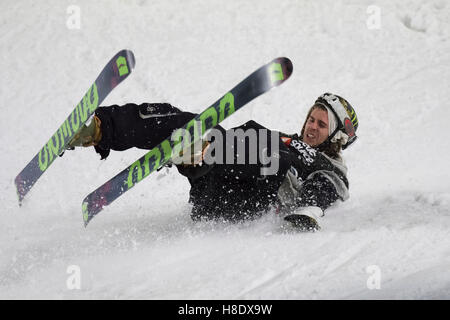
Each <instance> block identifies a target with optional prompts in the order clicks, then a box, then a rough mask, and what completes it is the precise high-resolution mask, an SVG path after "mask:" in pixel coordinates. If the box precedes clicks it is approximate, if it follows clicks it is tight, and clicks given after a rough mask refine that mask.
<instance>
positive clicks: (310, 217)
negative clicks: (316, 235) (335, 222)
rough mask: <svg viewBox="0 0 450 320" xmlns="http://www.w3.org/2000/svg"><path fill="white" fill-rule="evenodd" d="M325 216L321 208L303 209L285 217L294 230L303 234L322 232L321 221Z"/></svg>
mask: <svg viewBox="0 0 450 320" xmlns="http://www.w3.org/2000/svg"><path fill="white" fill-rule="evenodd" d="M323 216H324V213H323V210H322V209H320V208H319V207H313V206H311V207H303V208H300V209H298V210H296V211H295V212H294V213H292V214H289V215H287V216H285V217H284V220H285V221H288V222H289V223H290V225H291V226H292V227H294V229H296V230H298V231H302V232H306V231H309V232H314V231H318V230H320V225H319V221H320V218H321V217H323Z"/></svg>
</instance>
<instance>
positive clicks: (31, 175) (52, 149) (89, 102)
mask: <svg viewBox="0 0 450 320" xmlns="http://www.w3.org/2000/svg"><path fill="white" fill-rule="evenodd" d="M134 65H135V60H134V55H133V52H131V51H129V50H122V51H120V52H118V53H117V54H116V55H115V56H114V57H113V58H112V59H111V60H110V61H109V62H108V64H107V65H106V66H105V67H104V68H103V70H102V71H101V72H100V74H99V76H98V77H97V79H96V80H95V82H94V83H93V84H92V85H91V87H89V89H88V91H87V92H86V94H85V95H84V96H83V98H82V99H81V101H80V102H79V103H78V104H77V105H76V107H75V108H74V110H73V111H72V112H71V113H70V115H69V116H68V117H67V118H66V120H64V122H63V123H62V125H61V126H60V127H59V128H58V130H57V131H56V132H55V134H54V135H53V136H52V137H51V138H50V140H48V142H47V143H46V144H45V145H44V146H43V147H42V148H41V149H40V150H39V152H38V153H37V154H36V155H35V156H34V158H33V159H32V160H31V161H30V162H29V163H28V164H27V165H26V167H25V168H24V169H23V170H22V171H21V172H20V173H19V174H18V175H17V177H16V178H15V180H14V182H15V184H16V189H17V195H18V197H19V205H21V203H22V200H23V199H24V197H25V195H26V194H27V193H28V192H29V191H30V189H31V188H32V187H33V185H34V184H35V183H36V181H37V180H38V179H39V178H40V177H41V175H42V174H43V173H44V172H45V171H46V170H47V169H48V167H49V166H50V165H51V164H52V163H53V161H54V160H55V159H56V158H57V157H58V156H59V155H60V154H61V153H62V152H64V150H66V147H67V145H68V143H69V141H70V140H71V139H72V138H73V137H74V136H75V134H76V133H77V131H78V130H80V129H81V128H82V126H83V125H84V124H85V123H86V122H87V121H88V120H89V119H90V118H91V116H92V115H93V114H94V112H95V110H96V109H97V108H98V106H99V105H100V103H102V101H103V100H104V99H105V98H106V96H107V95H108V94H109V93H110V92H111V91H112V90H113V89H114V88H115V87H116V86H117V85H118V84H119V83H121V82H122V81H123V80H124V79H126V78H127V77H128V75H129V74H130V73H131V71H132V69H133V68H134Z"/></svg>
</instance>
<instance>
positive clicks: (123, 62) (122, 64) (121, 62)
mask: <svg viewBox="0 0 450 320" xmlns="http://www.w3.org/2000/svg"><path fill="white" fill-rule="evenodd" d="M116 65H117V69H118V70H119V76H123V75H126V74H128V73H129V72H130V71H129V70H128V66H127V59H125V58H124V57H122V56H120V57H118V58H117V60H116Z"/></svg>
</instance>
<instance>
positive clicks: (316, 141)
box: [302, 108, 328, 147]
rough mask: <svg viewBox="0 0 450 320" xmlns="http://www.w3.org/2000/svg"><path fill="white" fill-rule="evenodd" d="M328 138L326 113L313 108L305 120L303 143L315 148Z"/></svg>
mask: <svg viewBox="0 0 450 320" xmlns="http://www.w3.org/2000/svg"><path fill="white" fill-rule="evenodd" d="M327 138H328V112H327V111H326V110H322V109H320V108H314V109H313V110H312V112H311V114H310V115H309V117H308V119H306V123H305V130H304V132H303V139H302V140H303V142H305V143H307V144H309V145H310V146H311V147H317V146H318V145H320V144H321V143H322V142H324V141H325V140H326V139H327Z"/></svg>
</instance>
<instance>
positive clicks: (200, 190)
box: [69, 93, 358, 231]
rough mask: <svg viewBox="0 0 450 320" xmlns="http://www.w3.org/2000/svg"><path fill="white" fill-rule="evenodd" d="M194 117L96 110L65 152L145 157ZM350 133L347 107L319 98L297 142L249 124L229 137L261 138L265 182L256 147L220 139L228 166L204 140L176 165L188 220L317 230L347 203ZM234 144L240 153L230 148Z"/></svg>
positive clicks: (148, 109)
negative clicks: (263, 218) (138, 151)
mask: <svg viewBox="0 0 450 320" xmlns="http://www.w3.org/2000/svg"><path fill="white" fill-rule="evenodd" d="M195 116H196V114H194V113H190V112H183V111H181V110H180V109H178V108H176V107H174V106H172V105H170V104H168V103H153V104H149V103H144V104H141V105H136V104H131V103H130V104H126V105H124V106H118V105H113V106H109V107H99V108H98V109H97V111H96V112H95V115H94V118H93V121H92V122H91V123H90V124H89V125H88V126H86V125H85V126H84V127H83V129H82V130H81V131H80V132H79V133H78V134H77V135H76V136H75V137H74V138H73V139H72V141H71V142H70V143H69V146H70V147H71V148H72V149H73V148H74V147H76V146H84V147H88V146H94V148H95V150H96V152H97V153H99V154H100V155H101V159H106V158H107V157H108V155H109V153H110V150H115V151H123V150H126V149H129V148H132V147H137V148H142V149H152V148H153V147H155V146H156V145H157V144H158V143H160V142H161V141H162V140H163V139H165V138H167V137H168V136H170V135H171V134H172V132H173V131H174V130H176V129H178V128H180V127H182V126H183V125H185V124H186V123H187V122H188V121H189V120H191V119H193V118H194V117H195ZM357 128H358V119H357V117H356V113H355V110H354V109H353V107H352V106H351V105H350V104H349V103H348V101H347V100H345V99H344V98H342V97H340V96H338V95H334V94H330V93H325V94H323V95H321V96H320V97H318V98H317V100H316V101H315V103H314V105H313V106H312V107H311V108H310V110H309V112H308V114H307V117H306V120H305V122H304V124H303V127H302V128H301V131H300V134H293V135H288V134H284V133H279V132H275V131H271V130H268V129H267V128H265V127H263V126H261V125H259V124H258V123H256V122H255V121H249V122H247V123H245V124H244V125H242V126H239V127H237V128H233V129H230V130H237V129H240V130H242V131H243V132H244V133H247V132H250V130H252V133H255V134H256V140H257V144H258V146H259V145H260V144H259V142H260V141H262V139H263V138H264V139H266V140H265V141H270V142H271V143H272V144H271V147H270V146H269V148H268V149H269V150H267V148H266V150H260V149H261V148H256V149H257V151H256V152H257V153H258V154H261V153H262V152H264V151H265V152H267V151H269V153H271V152H272V151H274V150H271V149H276V148H274V147H273V146H276V147H277V148H278V150H275V153H274V154H276V159H277V160H278V166H277V167H278V169H277V171H276V172H274V173H271V174H269V175H265V174H262V172H263V171H261V169H262V168H263V167H264V166H265V165H266V164H265V163H262V161H260V160H258V161H257V162H256V163H250V162H249V161H248V160H249V158H250V157H251V152H255V148H252V147H254V144H255V142H254V141H253V143H252V142H251V141H249V139H246V138H245V134H244V138H242V137H241V139H240V141H239V138H237V139H236V136H235V135H231V137H232V138H231V139H229V138H224V140H225V141H224V144H223V145H224V146H223V148H224V149H223V151H224V152H230V150H232V155H231V157H229V158H227V159H232V160H237V159H240V160H241V162H239V161H237V163H236V161H232V162H231V163H228V162H227V163H218V162H212V163H210V162H207V161H206V160H207V154H208V150H209V149H211V148H209V147H210V146H211V145H213V143H214V141H209V140H206V141H205V142H204V143H203V144H202V148H201V150H200V152H199V153H195V152H193V153H192V155H191V160H192V162H191V163H188V164H186V163H181V164H176V166H177V169H178V171H179V172H180V173H181V174H182V175H184V176H186V177H187V178H188V180H189V182H190V185H191V189H190V194H189V195H190V196H189V202H190V203H191V204H192V205H193V207H192V212H191V217H192V218H193V219H194V220H201V219H223V220H229V221H239V220H242V219H247V218H254V217H258V216H260V215H261V214H263V213H264V212H267V211H268V210H270V209H275V211H276V212H277V213H278V214H280V215H282V216H283V218H284V220H286V221H289V223H290V224H291V225H292V226H294V227H295V228H297V229H299V230H301V231H315V230H319V229H320V220H321V218H322V217H323V216H324V211H325V209H327V208H329V207H330V206H331V205H332V204H333V203H335V202H336V201H337V200H338V199H339V200H341V201H345V200H347V199H348V197H349V193H348V180H347V167H346V166H345V164H344V160H343V158H342V154H341V150H343V149H346V148H347V147H348V146H349V145H350V144H352V143H353V142H354V141H355V140H356V134H355V131H356V129H357ZM215 129H217V130H218V131H219V132H221V133H222V134H223V137H228V135H227V133H229V131H230V130H225V129H224V128H222V127H221V126H220V125H218V126H216V128H215ZM274 133H275V135H274ZM263 135H266V137H263ZM274 137H275V138H274ZM273 139H276V142H275V144H273V142H274V141H273ZM239 142H241V143H243V145H244V148H241V149H239V148H237V147H236V143H239ZM230 146H231V149H230V148H229V147H230ZM216 149H217V148H216ZM215 151H216V152H217V150H215ZM276 151H278V152H276ZM249 153H250V154H249ZM243 159H245V161H244V162H242V160H243Z"/></svg>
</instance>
